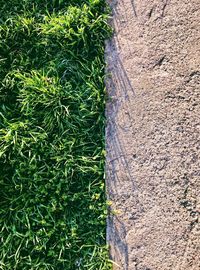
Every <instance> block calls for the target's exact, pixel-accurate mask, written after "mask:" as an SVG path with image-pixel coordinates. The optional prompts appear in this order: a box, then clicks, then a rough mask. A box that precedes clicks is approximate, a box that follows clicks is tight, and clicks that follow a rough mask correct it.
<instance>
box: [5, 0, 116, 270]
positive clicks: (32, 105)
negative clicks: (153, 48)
mask: <svg viewBox="0 0 200 270" xmlns="http://www.w3.org/2000/svg"><path fill="white" fill-rule="evenodd" d="M0 6H1V10H0V171H1V173H0V241H1V242H0V269H1V270H47V269H48V270H73V269H88V270H89V269H90V270H108V269H111V263H110V261H109V258H108V247H107V246H106V241H105V227H106V215H107V207H106V203H105V201H106V200H105V187H104V159H105V150H104V148H105V146H104V124H105V117H104V106H105V85H104V40H105V39H106V38H108V37H109V35H110V32H111V30H110V27H109V26H108V24H107V17H108V12H107V9H106V5H105V1H104V0H88V1H87V0H85V1H84V0H54V1H53V0H52V1H50V0H44V1H40V0H21V1H19V0H12V1H5V0H0Z"/></svg>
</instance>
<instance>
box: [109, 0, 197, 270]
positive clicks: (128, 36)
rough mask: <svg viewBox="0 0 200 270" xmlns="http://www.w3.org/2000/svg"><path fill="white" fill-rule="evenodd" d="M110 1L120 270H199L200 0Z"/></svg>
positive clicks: (114, 246)
mask: <svg viewBox="0 0 200 270" xmlns="http://www.w3.org/2000/svg"><path fill="white" fill-rule="evenodd" d="M109 4H110V5H111V8H112V12H113V19H112V22H111V23H112V24H113V26H114V29H115V34H114V36H113V38H112V40H111V41H109V42H108V43H107V46H106V61H107V63H108V67H107V72H108V73H109V74H110V75H109V78H108V80H107V89H108V95H109V100H108V104H107V129H106V140H107V146H106V147H107V163H106V179H107V190H108V198H109V200H110V201H112V205H111V207H110V216H109V218H108V230H107V237H108V241H109V243H110V245H111V250H110V252H111V257H112V259H113V261H114V262H115V264H114V265H115V266H114V269H124V270H160V269H162V270H167V269H170V270H199V269H200V250H199V248H200V236H199V229H198V226H199V224H198V210H199V208H200V0H113V1H109ZM117 264H118V265H119V266H117Z"/></svg>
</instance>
